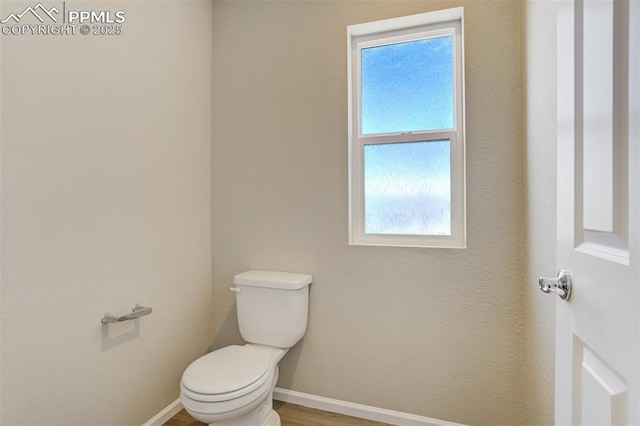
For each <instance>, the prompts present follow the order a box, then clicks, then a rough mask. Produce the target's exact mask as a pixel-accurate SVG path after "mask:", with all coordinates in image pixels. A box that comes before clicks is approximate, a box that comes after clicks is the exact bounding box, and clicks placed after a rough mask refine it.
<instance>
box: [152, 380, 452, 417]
mask: <svg viewBox="0 0 640 426" xmlns="http://www.w3.org/2000/svg"><path fill="white" fill-rule="evenodd" d="M273 399H276V400H278V401H282V402H290V403H292V404H296V405H302V406H303V407H309V408H316V409H318V410H323V411H328V412H330V413H337V414H343V415H345V416H351V417H358V418H361V419H367V420H373V421H376V422H382V423H388V424H392V425H397V426H464V425H462V424H460V423H452V422H447V421H445V420H438V419H432V418H430V417H423V416H417V415H415V414H408V413H403V412H400V411H393V410H387V409H384V408H378V407H372V406H370V405H363V404H356V403H353V402H347V401H340V400H339V399H332V398H325V397H324V396H317V395H311V394H308V393H303V392H297V391H292V390H288V389H282V388H275V389H274V390H273ZM180 410H182V403H181V402H180V399H176V400H175V401H173V402H172V403H171V404H169V405H168V406H167V407H166V408H165V409H163V410H162V411H160V412H159V413H158V414H156V415H155V416H154V417H153V418H151V419H149V420H148V421H147V422H146V423H145V424H143V425H142V426H162V425H163V424H165V423H166V422H167V421H169V419H171V418H172V417H173V416H175V415H176V414H177V413H178V412H179V411H180Z"/></svg>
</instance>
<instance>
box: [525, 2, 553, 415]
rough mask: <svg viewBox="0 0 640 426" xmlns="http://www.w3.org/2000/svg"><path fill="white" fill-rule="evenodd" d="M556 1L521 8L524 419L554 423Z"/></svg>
mask: <svg viewBox="0 0 640 426" xmlns="http://www.w3.org/2000/svg"><path fill="white" fill-rule="evenodd" d="M555 13H556V10H555V3H553V2H551V1H541V0H527V1H525V2H524V3H523V13H522V52H523V54H522V72H523V95H524V96H523V117H524V118H525V120H523V143H524V146H525V156H524V161H525V163H524V167H525V173H526V175H525V181H526V183H527V185H526V192H525V194H526V197H525V211H526V214H525V217H526V218H527V221H526V228H525V229H526V235H527V237H526V239H525V241H526V245H525V253H526V256H525V259H526V263H525V266H526V272H525V292H524V300H525V304H524V314H525V323H524V324H525V326H524V368H525V369H524V372H525V376H524V377H525V381H526V386H525V388H524V390H525V393H524V396H525V400H526V401H527V403H526V404H525V406H524V419H525V423H526V424H531V425H551V424H553V409H554V404H553V395H554V389H553V388H554V386H553V383H554V362H553V359H554V339H555V337H554V330H555V300H554V299H555V298H552V297H550V296H548V295H545V294H544V293H542V292H541V291H540V290H538V283H537V277H539V276H540V275H550V276H553V275H554V274H555V271H556V227H555V224H556V197H555V194H556V17H555Z"/></svg>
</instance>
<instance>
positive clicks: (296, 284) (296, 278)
mask: <svg viewBox="0 0 640 426" xmlns="http://www.w3.org/2000/svg"><path fill="white" fill-rule="evenodd" d="M311 281H312V277H311V275H307V274H297V273H292V272H274V271H247V272H243V273H241V274H238V275H236V276H235V277H234V278H233V283H234V284H235V292H236V305H237V309H238V325H239V326H240V334H241V335H242V338H243V339H244V340H245V341H247V342H249V343H257V344H260V345H266V346H275V347H278V348H291V347H292V346H293V345H295V344H296V343H298V341H300V339H302V336H304V333H305V331H306V330H307V313H308V308H309V284H311ZM232 289H233V288H232Z"/></svg>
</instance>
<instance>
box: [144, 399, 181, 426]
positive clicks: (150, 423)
mask: <svg viewBox="0 0 640 426" xmlns="http://www.w3.org/2000/svg"><path fill="white" fill-rule="evenodd" d="M180 410H182V403H181V402H180V398H178V399H176V400H175V401H173V402H172V403H171V404H169V405H167V406H166V407H165V408H164V409H163V410H162V411H160V412H159V413H158V414H156V415H155V416H153V417H152V418H151V419H149V420H147V422H146V423H145V424H143V425H142V426H162V425H163V424H165V423H166V422H168V421H169V420H170V419H171V417H173V416H175V415H176V414H178V412H179V411H180Z"/></svg>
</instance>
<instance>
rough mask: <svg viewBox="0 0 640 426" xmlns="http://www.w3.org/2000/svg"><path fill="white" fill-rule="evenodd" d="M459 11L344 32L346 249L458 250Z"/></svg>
mask: <svg viewBox="0 0 640 426" xmlns="http://www.w3.org/2000/svg"><path fill="white" fill-rule="evenodd" d="M462 35H463V12H462V8H454V9H447V10H442V11H437V12H430V13H423V14H419V15H411V16H406V17H402V18H394V19H387V20H383V21H376V22H370V23H365V24H358V25H351V26H349V27H348V28H347V36H348V37H347V43H348V52H349V58H348V67H349V69H348V73H349V95H348V98H349V215H350V220H349V242H350V244H356V245H380V246H385V245H387V246H411V247H458V248H463V247H465V243H466V242H465V167H464V161H465V153H464V143H465V142H464V61H463V38H462Z"/></svg>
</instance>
